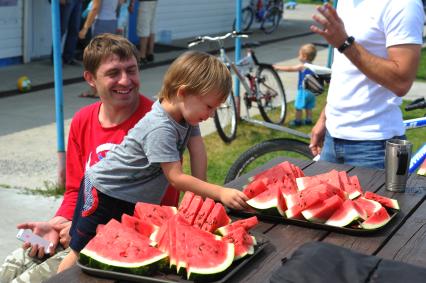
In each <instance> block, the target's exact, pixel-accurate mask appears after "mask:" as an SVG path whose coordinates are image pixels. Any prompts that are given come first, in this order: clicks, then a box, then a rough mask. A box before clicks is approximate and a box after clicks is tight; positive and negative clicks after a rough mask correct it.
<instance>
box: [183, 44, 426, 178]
mask: <svg viewBox="0 0 426 283" xmlns="http://www.w3.org/2000/svg"><path fill="white" fill-rule="evenodd" d="M417 77H418V78H419V79H420V80H421V79H423V80H425V79H426V49H423V50H422V57H421V63H420V67H419V72H418V74H417ZM325 99H326V95H325V94H323V95H320V96H318V97H317V106H316V108H315V109H314V120H317V118H318V115H319V113H320V111H321V109H322V108H323V106H324V104H325ZM408 103H409V102H407V101H404V102H403V104H402V106H401V109H402V111H403V116H404V119H412V118H417V117H421V116H423V115H424V114H425V111H424V110H415V111H410V112H405V111H404V110H403V109H404V106H405V105H406V104H408ZM292 119H294V107H293V103H292V102H291V103H289V105H288V106H287V117H286V123H285V124H286V125H287V124H288V121H291V120H292ZM311 128H312V127H311V126H303V127H300V128H298V130H300V131H302V132H305V133H309V132H310V130H311ZM406 135H407V138H408V139H409V140H410V141H411V142H412V143H413V145H414V147H413V152H415V151H416V150H417V149H418V148H419V147H420V146H421V145H422V144H423V143H424V142H425V141H426V131H425V130H424V129H422V128H419V129H414V130H408V131H407V132H406ZM281 137H290V138H295V137H294V136H292V135H289V134H286V133H282V132H279V131H275V130H270V129H267V128H264V127H261V126H254V125H251V124H248V123H239V124H238V129H237V138H236V139H235V140H234V141H233V142H232V143H231V144H225V143H223V142H222V140H221V139H220V138H219V136H218V135H217V134H216V132H214V133H212V134H210V135H208V136H206V137H205V138H204V142H205V144H206V148H207V153H208V158H209V160H208V171H207V172H208V180H209V181H210V182H212V183H215V184H223V181H224V179H225V176H226V174H227V172H228V169H229V168H230V167H231V165H232V163H233V162H234V161H235V160H236V159H237V158H238V156H239V155H240V154H241V153H243V152H244V151H246V150H247V149H248V148H250V147H252V146H253V145H255V144H257V143H259V142H262V141H264V140H268V139H274V138H281ZM302 140H303V139H302ZM184 160H185V161H186V162H184V170H185V172H189V162H187V161H189V156H188V153H187V152H186V153H185V157H184Z"/></svg>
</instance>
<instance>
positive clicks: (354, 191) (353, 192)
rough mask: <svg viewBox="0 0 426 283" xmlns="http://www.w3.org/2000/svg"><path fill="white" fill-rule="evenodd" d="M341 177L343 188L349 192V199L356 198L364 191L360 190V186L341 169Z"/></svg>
mask: <svg viewBox="0 0 426 283" xmlns="http://www.w3.org/2000/svg"><path fill="white" fill-rule="evenodd" d="M339 178H340V183H341V185H342V188H343V190H344V191H345V192H346V193H347V194H348V198H349V199H355V198H357V197H359V196H360V195H361V194H362V191H360V190H359V187H358V186H356V185H352V183H351V181H350V179H349V176H348V174H347V173H346V171H340V172H339Z"/></svg>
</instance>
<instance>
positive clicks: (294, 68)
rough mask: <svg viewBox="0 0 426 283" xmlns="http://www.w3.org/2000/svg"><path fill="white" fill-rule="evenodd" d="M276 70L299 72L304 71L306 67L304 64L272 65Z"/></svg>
mask: <svg viewBox="0 0 426 283" xmlns="http://www.w3.org/2000/svg"><path fill="white" fill-rule="evenodd" d="M272 67H274V69H275V70H277V71H283V72H299V71H302V70H303V69H304V68H305V67H304V66H303V64H297V65H293V66H280V65H275V64H274V65H272Z"/></svg>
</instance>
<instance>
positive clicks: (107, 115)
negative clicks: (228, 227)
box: [0, 34, 179, 282]
mask: <svg viewBox="0 0 426 283" xmlns="http://www.w3.org/2000/svg"><path fill="white" fill-rule="evenodd" d="M137 54H138V53H137V50H136V49H135V47H134V46H133V45H132V44H131V43H130V42H129V41H128V40H127V39H125V38H123V37H121V36H117V35H112V34H105V35H100V36H97V37H95V38H94V39H93V40H92V41H91V42H90V43H89V45H88V47H87V48H86V49H85V52H84V58H83V63H84V69H85V70H84V78H85V80H86V81H87V83H88V84H89V85H90V86H91V87H92V88H93V90H94V91H96V93H97V94H98V95H99V98H100V101H99V102H96V103H93V104H91V105H88V106H86V107H84V108H82V109H81V110H80V111H78V112H77V113H76V114H75V115H74V118H73V120H72V122H71V128H70V133H69V137H68V145H67V155H66V186H65V194H64V198H63V201H62V204H61V206H60V207H59V209H58V211H57V212H56V214H55V216H54V217H53V218H52V219H50V220H49V221H47V222H27V223H23V224H19V225H18V228H19V229H31V230H33V232H34V233H36V234H38V235H40V236H42V237H44V238H45V239H47V240H49V241H50V242H52V243H53V248H52V249H51V254H53V253H55V254H54V255H53V256H51V257H49V258H48V259H46V260H44V261H43V260H41V259H43V258H44V256H45V255H44V250H43V248H40V249H37V247H35V246H31V245H30V244H24V245H23V248H24V249H28V248H30V247H31V249H29V251H28V253H26V252H23V250H22V249H18V250H16V251H14V252H13V253H12V254H11V255H9V256H8V257H7V258H6V260H5V263H4V264H3V265H2V267H1V268H0V282H10V281H11V280H13V279H23V281H26V282H41V281H44V280H45V279H47V278H49V277H50V276H52V275H54V274H56V270H57V267H58V265H59V263H60V262H61V261H62V259H63V258H64V257H65V256H66V255H67V254H68V252H69V249H68V244H69V241H70V236H69V229H70V227H71V220H72V217H73V214H74V209H75V206H76V203H77V198H78V192H79V188H80V182H81V180H82V178H83V175H84V171H85V169H86V168H87V167H90V166H92V165H93V164H95V163H96V162H98V161H99V160H101V159H102V158H104V157H105V154H106V152H108V151H109V150H110V149H111V148H112V147H113V146H114V145H116V144H119V143H120V142H121V141H122V140H123V138H124V136H125V135H126V134H127V132H128V131H129V130H130V129H131V128H133V126H134V125H135V124H136V123H137V122H138V121H139V120H140V119H141V118H142V117H143V116H144V115H145V114H146V113H147V112H148V111H150V110H151V106H152V101H151V100H149V99H148V98H146V97H144V96H142V95H140V94H139V86H140V79H139V69H138V59H137V58H138V55H137ZM93 58H98V60H96V59H95V60H94V59H93ZM178 199H179V194H178V192H177V191H176V190H175V189H174V188H171V187H169V189H168V191H167V193H166V195H165V197H164V198H163V201H162V204H165V205H175V206H177V202H178ZM59 244H60V245H59ZM64 248H65V249H64Z"/></svg>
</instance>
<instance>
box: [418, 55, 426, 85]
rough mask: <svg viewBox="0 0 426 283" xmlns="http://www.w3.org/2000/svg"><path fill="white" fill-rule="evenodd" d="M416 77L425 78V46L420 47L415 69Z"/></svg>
mask: <svg viewBox="0 0 426 283" xmlns="http://www.w3.org/2000/svg"><path fill="white" fill-rule="evenodd" d="M417 79H418V80H426V48H423V49H422V53H421V57H420V64H419V68H418V69H417Z"/></svg>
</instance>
